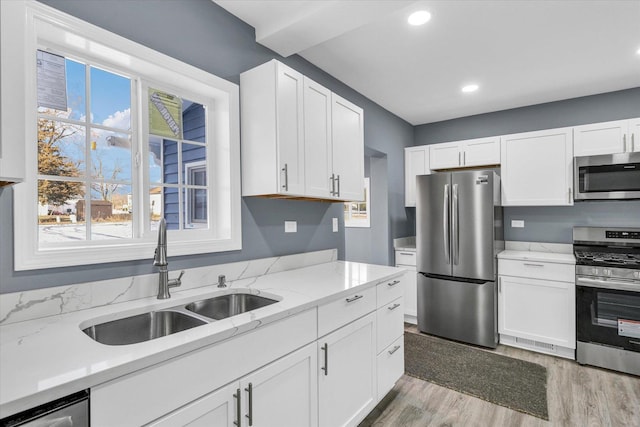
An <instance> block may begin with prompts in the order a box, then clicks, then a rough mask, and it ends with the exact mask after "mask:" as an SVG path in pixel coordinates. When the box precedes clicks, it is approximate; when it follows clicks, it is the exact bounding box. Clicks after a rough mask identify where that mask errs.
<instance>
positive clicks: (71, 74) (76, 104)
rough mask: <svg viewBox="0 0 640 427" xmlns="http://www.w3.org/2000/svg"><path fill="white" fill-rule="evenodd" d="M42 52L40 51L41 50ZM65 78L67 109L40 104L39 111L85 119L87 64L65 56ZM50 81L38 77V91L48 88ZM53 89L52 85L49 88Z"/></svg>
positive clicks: (63, 116)
mask: <svg viewBox="0 0 640 427" xmlns="http://www.w3.org/2000/svg"><path fill="white" fill-rule="evenodd" d="M39 54H40V52H39ZM64 65H65V78H66V82H65V84H66V95H67V109H66V110H57V109H55V108H53V107H51V106H49V107H44V106H39V107H38V112H39V113H44V114H49V115H53V116H58V117H62V118H71V119H74V120H84V118H85V116H86V106H85V99H86V89H85V87H86V75H85V65H84V64H81V63H79V62H76V61H72V60H70V59H67V58H65V60H64ZM48 84H50V82H49V83H48V82H43V81H42V80H41V79H40V78H38V91H42V90H45V91H46V90H47V88H45V87H46V86H47V85H48ZM43 86H45V87H43ZM48 89H49V90H50V89H52V88H51V87H49V88H48Z"/></svg>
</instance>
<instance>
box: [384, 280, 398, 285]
mask: <svg viewBox="0 0 640 427" xmlns="http://www.w3.org/2000/svg"><path fill="white" fill-rule="evenodd" d="M398 283H400V280H394V281H393V282H389V283H387V286H395V285H397V284H398Z"/></svg>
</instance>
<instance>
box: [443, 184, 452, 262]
mask: <svg viewBox="0 0 640 427" xmlns="http://www.w3.org/2000/svg"><path fill="white" fill-rule="evenodd" d="M442 228H443V229H444V256H446V257H447V264H451V251H450V249H449V184H445V185H444V197H443V200H442Z"/></svg>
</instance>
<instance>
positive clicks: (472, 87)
mask: <svg viewBox="0 0 640 427" xmlns="http://www.w3.org/2000/svg"><path fill="white" fill-rule="evenodd" d="M479 87H480V86H478V85H476V84H470V85H466V86H462V91H463V92H464V93H470V92H475V91H477V90H478V88H479Z"/></svg>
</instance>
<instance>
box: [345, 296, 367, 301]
mask: <svg viewBox="0 0 640 427" xmlns="http://www.w3.org/2000/svg"><path fill="white" fill-rule="evenodd" d="M362 297H363V295H356V296H354V297H353V298H347V299H346V301H347V302H354V301H357V300H359V299H360V298H362Z"/></svg>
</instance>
